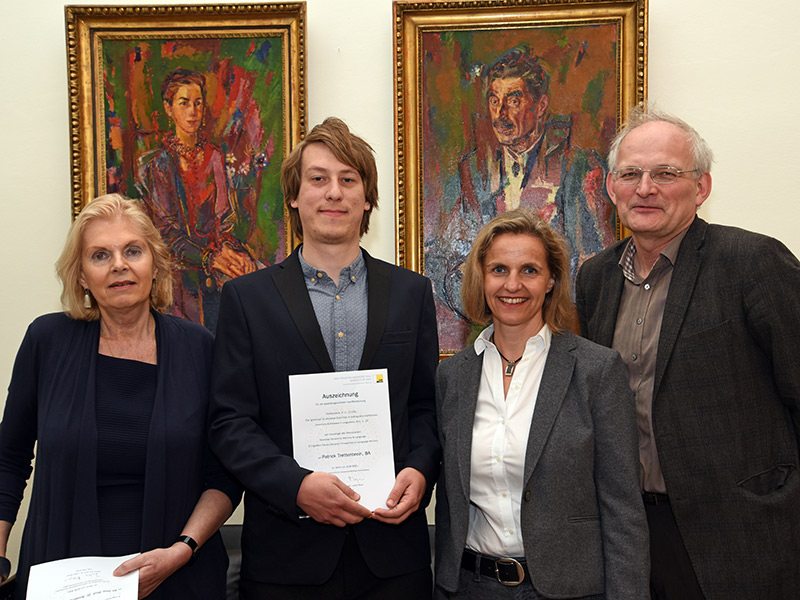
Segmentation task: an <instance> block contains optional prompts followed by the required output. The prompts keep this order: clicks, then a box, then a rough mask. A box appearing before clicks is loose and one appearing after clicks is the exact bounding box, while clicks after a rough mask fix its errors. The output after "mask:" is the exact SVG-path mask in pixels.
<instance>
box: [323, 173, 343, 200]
mask: <svg viewBox="0 0 800 600" xmlns="http://www.w3.org/2000/svg"><path fill="white" fill-rule="evenodd" d="M325 198H326V199H328V200H341V199H342V188H341V186H340V185H339V181H338V180H337V179H335V178H331V181H330V183H329V184H328V189H327V190H325Z"/></svg>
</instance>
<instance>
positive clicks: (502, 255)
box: [483, 233, 555, 337]
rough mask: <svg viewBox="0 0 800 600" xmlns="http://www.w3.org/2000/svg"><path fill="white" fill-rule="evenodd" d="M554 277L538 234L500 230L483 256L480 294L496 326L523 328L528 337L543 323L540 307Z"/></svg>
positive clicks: (551, 286)
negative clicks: (481, 292)
mask: <svg viewBox="0 0 800 600" xmlns="http://www.w3.org/2000/svg"><path fill="white" fill-rule="evenodd" d="M553 285H555V280H554V279H553V276H552V275H551V274H550V269H549V268H548V266H547V252H546V251H545V248H544V244H542V242H541V240H540V239H539V238H536V237H534V236H532V235H527V234H518V233H503V234H500V235H498V236H497V237H496V238H494V240H493V241H492V244H491V246H489V250H488V252H487V253H486V257H485V258H484V260H483V294H484V296H485V298H486V304H487V305H488V307H489V311H490V312H491V313H492V322H493V323H494V325H495V330H497V329H498V328H502V327H514V328H518V327H519V328H522V329H523V331H525V332H527V335H528V337H531V336H534V335H536V334H537V333H538V332H539V330H540V329H541V328H542V326H543V325H544V317H543V315H542V307H543V306H544V300H545V297H546V296H547V294H548V292H550V290H552V289H553Z"/></svg>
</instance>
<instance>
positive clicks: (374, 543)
mask: <svg viewBox="0 0 800 600" xmlns="http://www.w3.org/2000/svg"><path fill="white" fill-rule="evenodd" d="M298 252H299V250H295V252H294V253H293V254H292V255H291V256H290V257H289V258H287V259H286V260H285V261H284V262H282V263H281V264H279V265H275V266H272V267H269V268H267V269H264V270H261V271H258V272H256V273H252V274H250V275H245V276H243V277H239V278H236V279H234V280H231V281H230V282H228V283H226V284H225V286H224V287H223V292H222V303H221V306H220V318H219V327H218V329H217V339H216V346H215V356H214V376H213V401H212V403H213V411H214V413H213V425H212V428H211V443H212V447H213V448H214V450H215V452H216V453H217V456H218V457H219V459H220V461H221V462H222V463H223V465H225V466H226V467H227V468H228V469H230V471H231V472H233V473H234V474H235V475H236V476H237V477H238V478H239V480H240V481H241V482H242V484H243V485H244V487H245V488H246V490H247V493H246V494H245V518H244V527H243V533H242V577H243V578H246V579H250V580H254V581H260V582H267V583H279V584H292V585H297V584H310V585H314V584H321V583H323V582H325V581H326V580H327V579H328V578H329V577H330V575H331V574H332V573H333V570H334V568H335V566H336V563H337V561H338V559H339V556H340V554H341V549H342V546H343V544H344V539H345V535H346V531H345V529H344V528H340V527H335V526H333V525H323V524H321V523H317V522H316V521H314V520H313V519H300V518H299V517H298V514H299V513H298V509H297V491H298V489H299V488H300V483H301V481H302V480H303V477H305V475H306V474H308V473H309V472H310V471H308V470H307V469H304V468H302V467H300V466H299V465H298V464H297V463H296V462H295V460H294V459H293V458H292V427H291V407H290V402H289V380H288V376H289V375H293V374H301V373H321V372H329V371H333V365H332V364H331V359H330V357H329V355H328V352H327V349H326V348H325V342H324V341H323V338H322V334H321V332H320V328H319V324H318V323H317V319H316V316H315V314H314V308H313V306H312V304H311V299H310V298H309V296H308V290H307V289H306V284H305V280H304V279H303V274H302V271H301V268H300V261H299V259H298ZM364 259H365V261H366V266H367V277H368V283H367V285H368V324H367V337H366V341H365V344H364V351H363V355H362V358H361V365H360V367H361V368H362V369H377V368H387V369H388V371H389V393H390V405H391V419H392V439H393V442H394V458H395V469H396V471H400V470H401V469H403V468H404V467H414V468H416V469H418V470H419V471H421V472H422V474H423V475H425V478H426V480H427V483H428V486H429V489H430V488H432V487H433V484H434V483H435V481H436V477H437V475H438V469H439V458H440V449H439V442H438V439H437V435H436V410H435V404H434V397H433V393H434V392H433V377H434V372H435V368H436V363H437V360H438V346H437V334H436V315H435V311H434V305H433V297H432V291H431V284H430V282H429V281H428V280H427V279H426V278H424V277H422V276H420V275H418V274H416V273H413V272H411V271H407V270H405V269H401V268H399V267H395V266H393V265H389V264H388V263H385V262H382V261H379V260H376V259H374V258H372V257H371V256H369V254H367V253H366V252H364ZM424 504H425V503H423V507H420V509H419V510H418V511H417V512H416V513H414V514H413V515H411V516H410V517H409V518H408V519H407V520H406V521H405V522H403V523H402V524H400V525H396V526H393V525H386V524H383V523H379V522H378V521H373V520H366V521H364V522H362V523H359V524H357V525H355V526H354V527H352V531H353V533H354V534H355V536H356V538H357V540H358V544H359V546H360V548H361V552H362V554H363V555H364V559H365V560H366V562H367V564H368V566H369V567H370V569H371V570H372V571H373V573H375V575H377V576H379V577H390V576H395V575H401V574H404V573H409V572H412V571H415V570H419V569H424V568H426V567H428V566H429V565H430V548H429V543H428V534H427V527H426V525H427V523H426V519H425V512H424Z"/></svg>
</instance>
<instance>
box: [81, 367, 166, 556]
mask: <svg viewBox="0 0 800 600" xmlns="http://www.w3.org/2000/svg"><path fill="white" fill-rule="evenodd" d="M156 375H157V368H156V365H151V364H147V363H144V362H139V361H135V360H127V359H123V358H114V357H111V356H104V355H102V354H98V356H97V373H96V386H97V396H96V404H95V415H96V419H97V505H98V509H99V510H98V512H99V515H100V536H101V542H102V548H103V554H104V555H106V556H120V555H123V554H132V553H134V552H138V551H139V548H140V547H141V539H142V509H143V506H144V475H145V468H146V466H147V436H148V431H149V429H150V418H151V416H152V414H153V403H154V402H155V397H156Z"/></svg>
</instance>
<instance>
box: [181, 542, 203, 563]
mask: <svg viewBox="0 0 800 600" xmlns="http://www.w3.org/2000/svg"><path fill="white" fill-rule="evenodd" d="M175 542H176V543H177V542H182V543H184V544H186V545H187V546H189V548H191V549H192V558H190V559H189V562H188V563H187V564H192V563H193V562H194V559H195V558H196V557H197V551H198V550H199V549H200V548H199V546H198V545H197V542H195V541H194V538H192V537H191V536H188V535H181V536H178V539H177V540H175Z"/></svg>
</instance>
